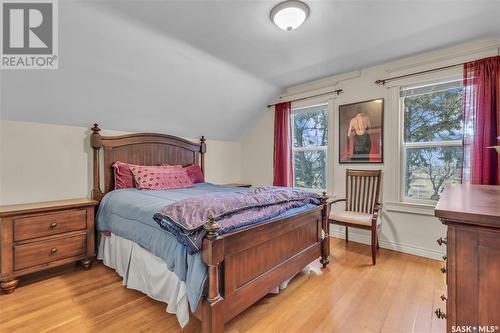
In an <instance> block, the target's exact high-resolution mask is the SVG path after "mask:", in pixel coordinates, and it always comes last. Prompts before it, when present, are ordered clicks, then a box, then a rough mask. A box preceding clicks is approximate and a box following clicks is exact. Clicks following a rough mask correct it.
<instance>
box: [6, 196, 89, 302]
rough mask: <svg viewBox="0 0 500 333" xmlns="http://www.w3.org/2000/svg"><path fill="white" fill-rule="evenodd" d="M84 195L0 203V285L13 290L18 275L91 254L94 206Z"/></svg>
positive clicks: (86, 259) (85, 261)
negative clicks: (0, 204) (58, 199)
mask: <svg viewBox="0 0 500 333" xmlns="http://www.w3.org/2000/svg"><path fill="white" fill-rule="evenodd" d="M96 204H97V201H94V200H87V199H74V200H61V201H50V202H41V203H33V204H22V205H9V206H0V235H1V238H0V240H1V242H0V250H1V253H0V255H1V266H0V286H1V288H2V290H3V292H4V293H7V294H9V293H11V292H13V291H14V290H15V288H16V286H17V283H18V281H19V277H20V276H22V275H26V274H29V273H33V272H36V271H40V270H43V269H46V268H50V267H54V266H58V265H63V264H66V263H70V262H72V261H78V260H81V261H82V264H83V266H84V267H85V269H88V268H90V264H91V260H92V257H94V254H95V247H94V244H95V239H94V207H95V206H96Z"/></svg>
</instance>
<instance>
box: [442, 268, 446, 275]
mask: <svg viewBox="0 0 500 333" xmlns="http://www.w3.org/2000/svg"><path fill="white" fill-rule="evenodd" d="M441 272H443V274H444V273H446V267H444V266H443V267H441Z"/></svg>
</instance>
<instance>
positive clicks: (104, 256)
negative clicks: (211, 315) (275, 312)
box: [97, 233, 310, 327]
mask: <svg viewBox="0 0 500 333" xmlns="http://www.w3.org/2000/svg"><path fill="white" fill-rule="evenodd" d="M97 259H99V260H102V262H103V263H104V265H106V266H108V267H110V268H112V269H114V270H115V271H116V272H117V273H118V275H120V276H121V277H122V278H123V282H122V284H123V285H124V286H126V287H127V288H130V289H134V290H138V291H140V292H142V293H144V294H146V295H148V296H149V297H151V298H153V299H155V300H157V301H160V302H164V303H167V308H166V312H168V313H171V314H175V315H176V316H177V320H178V322H179V325H180V326H181V327H184V326H186V325H187V324H188V322H189V304H188V298H187V289H186V283H185V282H183V281H181V280H180V279H179V278H178V277H177V275H175V273H174V272H171V271H170V270H168V268H167V264H166V263H165V262H164V261H163V260H162V259H161V258H158V257H157V256H155V255H154V254H152V253H151V252H149V251H148V250H146V249H144V248H142V247H141V246H139V245H138V244H136V243H134V242H132V241H130V240H128V239H125V238H122V237H119V236H116V235H115V234H112V233H110V234H108V235H104V234H103V233H101V240H100V242H99V250H98V254H97ZM309 270H310V267H309V265H308V266H306V267H304V268H303V269H302V272H308V271H309ZM297 273H298V272H297ZM295 275H296V274H294V276H293V277H295ZM293 277H291V278H289V279H287V280H285V281H283V282H282V283H280V285H279V286H277V287H276V288H274V289H273V290H271V291H270V293H271V294H277V293H279V292H280V291H281V290H283V289H285V288H286V287H287V285H288V283H289V282H290V280H292V279H293Z"/></svg>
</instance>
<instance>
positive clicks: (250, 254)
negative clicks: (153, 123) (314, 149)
mask: <svg viewBox="0 0 500 333" xmlns="http://www.w3.org/2000/svg"><path fill="white" fill-rule="evenodd" d="M99 132H100V129H99V127H98V125H97V124H94V127H93V128H92V134H91V146H92V148H93V172H94V175H93V189H92V198H93V199H94V200H97V201H100V200H101V199H102V197H103V196H104V194H105V193H107V192H109V191H111V190H113V188H114V184H113V172H112V164H113V163H114V162H115V161H122V162H127V163H133V164H142V165H159V164H161V163H168V164H182V165H188V164H198V165H200V166H201V169H202V171H203V172H204V171H205V161H204V157H205V152H206V142H205V138H204V137H201V140H200V142H199V143H193V142H190V141H188V140H185V139H182V138H178V137H175V136H171V135H165V134H154V133H141V134H130V135H120V136H101V135H100V133H99ZM101 148H103V157H104V191H102V190H101V185H100V162H99V159H100V150H101ZM327 199H328V197H327V196H326V193H323V196H322V197H321V203H322V204H321V206H318V207H316V208H313V209H309V210H307V211H304V212H301V213H297V214H294V215H291V216H288V217H283V218H275V219H272V220H270V221H267V222H266V223H263V224H258V225H254V226H250V227H246V228H243V229H240V230H238V231H235V232H232V233H228V234H223V235H219V234H218V229H219V225H218V224H217V223H216V222H215V221H214V220H210V221H208V222H207V223H206V224H205V225H204V228H205V229H206V230H207V235H206V237H205V239H204V240H203V249H202V258H203V261H204V262H205V263H206V265H207V267H208V281H207V283H208V285H207V295H206V296H205V297H203V299H202V301H201V304H199V306H198V309H197V311H196V313H194V315H195V317H197V318H198V319H200V320H201V323H202V332H204V333H220V332H224V323H226V322H228V321H229V320H231V319H232V318H234V317H236V316H237V315H238V314H239V313H241V312H243V311H244V310H245V309H246V308H248V307H249V306H251V305H252V304H254V303H255V302H257V301H258V300H259V299H261V298H262V297H264V296H265V295H266V294H267V293H269V292H270V291H271V290H272V289H274V288H275V287H276V286H278V285H279V284H280V283H281V282H283V281H284V280H286V279H288V278H290V277H292V276H293V275H294V274H295V273H297V272H298V271H300V270H301V269H302V268H303V267H304V266H306V265H307V264H309V263H311V262H313V261H314V260H316V259H317V258H318V257H320V262H321V264H322V265H323V267H326V266H327V265H328V263H329V260H328V256H329V254H330V241H329V238H328V231H329V227H328V214H329V209H330V207H329V204H328V203H327Z"/></svg>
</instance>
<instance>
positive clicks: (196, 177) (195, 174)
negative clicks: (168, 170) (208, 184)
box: [184, 164, 205, 183]
mask: <svg viewBox="0 0 500 333" xmlns="http://www.w3.org/2000/svg"><path fill="white" fill-rule="evenodd" d="M184 169H186V171H187V174H188V176H189V178H191V181H192V182H193V183H204V182H205V177H204V176H203V172H202V171H201V167H200V166H199V165H197V164H191V165H188V166H187V167H185V168H184Z"/></svg>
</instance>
